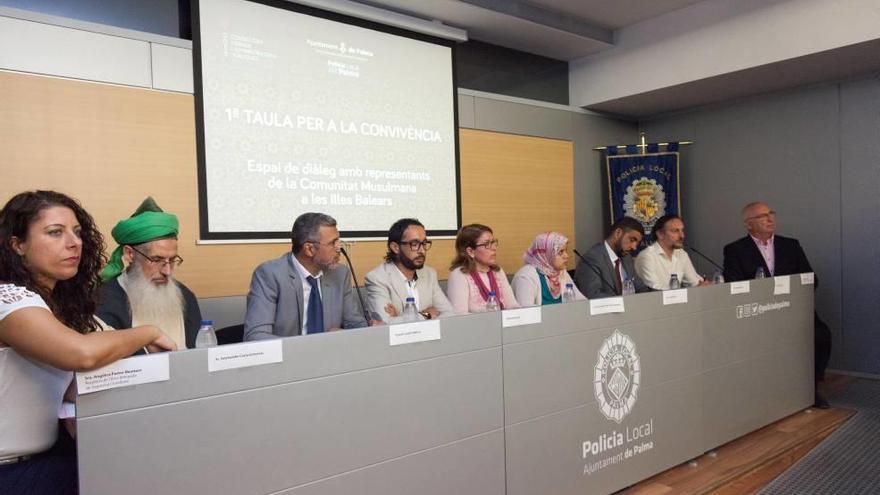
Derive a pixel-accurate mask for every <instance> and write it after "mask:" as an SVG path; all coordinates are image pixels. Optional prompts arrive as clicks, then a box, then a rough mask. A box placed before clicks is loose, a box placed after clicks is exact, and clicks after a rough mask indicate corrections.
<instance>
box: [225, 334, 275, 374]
mask: <svg viewBox="0 0 880 495" xmlns="http://www.w3.org/2000/svg"><path fill="white" fill-rule="evenodd" d="M282 361H284V357H283V356H282V355H281V340H280V339H279V340H262V341H258V342H248V343H246V344H235V345H223V346H217V347H211V348H209V349H208V372H209V373H213V372H215V371H223V370H231V369H235V368H247V367H249V366H259V365H261V364H272V363H280V362H282Z"/></svg>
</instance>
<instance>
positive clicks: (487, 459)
mask: <svg viewBox="0 0 880 495" xmlns="http://www.w3.org/2000/svg"><path fill="white" fill-rule="evenodd" d="M813 289H814V286H813V280H812V274H799V275H792V276H785V277H775V278H767V279H763V280H753V281H751V282H739V283H734V284H719V285H712V286H707V287H695V288H689V289H682V290H679V291H665V292H650V293H644V294H637V295H633V296H626V297H622V298H608V299H597V300H592V301H576V302H570V303H565V304H556V305H549V306H543V307H536V308H522V309H516V310H505V311H498V312H491V313H480V314H473V315H463V316H457V317H451V318H445V319H440V320H430V321H425V322H419V323H410V324H401V325H392V326H379V327H370V328H365V329H357V330H346V331H337V332H327V333H323V334H315V335H308V336H303V337H291V338H284V339H277V340H272V341H263V342H256V343H244V344H234V345H226V346H220V347H215V348H210V349H192V350H185V351H178V352H173V353H165V354H156V355H149V356H138V357H134V358H129V359H126V360H123V361H121V362H119V363H117V364H115V365H112V366H111V367H110V368H105V369H102V370H98V371H96V372H92V373H90V374H78V376H77V380H78V383H79V389H80V390H79V391H80V395H79V397H78V399H77V422H78V438H77V444H78V452H79V474H80V487H81V493H83V494H86V495H87V494H117V493H126V494H130V495H136V494H150V495H154V494H157V493H186V494H197V493H211V494H235V495H243V494H280V493H284V494H296V495H301V494H310V495H311V494H352V493H357V494H361V495H371V494H376V495H379V494H382V495H388V494H410V493H412V494H422V495H430V494H437V495H440V494H481V495H482V494H505V493H506V494H508V495H525V494H549V493H552V494H588V493H611V492H614V491H617V490H620V489H622V488H624V487H627V486H629V485H631V484H633V483H636V482H638V481H640V480H643V479H645V478H647V477H650V476H652V475H654V474H656V473H658V472H661V471H663V470H666V469H668V468H670V467H672V466H675V465H678V464H680V463H683V462H686V461H688V460H690V459H693V458H695V457H697V456H700V455H702V454H703V453H705V452H707V451H710V450H712V449H714V448H716V447H718V446H720V445H722V444H724V443H726V442H729V441H731V440H734V439H736V438H738V437H740V436H742V435H745V434H747V433H749V432H752V431H754V430H756V429H758V428H761V427H763V426H765V425H767V424H769V423H772V422H774V421H777V420H779V419H781V418H783V417H785V416H788V415H791V414H793V413H795V412H797V411H800V410H802V409H804V408H806V407H809V406H810V405H811V404H812V402H813V392H814V391H813Z"/></svg>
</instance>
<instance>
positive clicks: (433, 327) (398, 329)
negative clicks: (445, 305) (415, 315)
mask: <svg viewBox="0 0 880 495" xmlns="http://www.w3.org/2000/svg"><path fill="white" fill-rule="evenodd" d="M440 338H441V337H440V322H439V321H438V320H428V321H419V322H413V323H401V324H398V325H391V326H390V327H388V345H401V344H413V343H415V342H427V341H430V340H440Z"/></svg>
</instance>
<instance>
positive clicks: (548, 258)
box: [512, 232, 586, 306]
mask: <svg viewBox="0 0 880 495" xmlns="http://www.w3.org/2000/svg"><path fill="white" fill-rule="evenodd" d="M523 261H525V263H526V264H525V265H524V266H523V267H522V268H520V269H519V270H518V271H517V272H516V275H514V276H513V284H512V285H513V292H514V294H516V300H517V301H518V302H519V304H520V305H521V306H541V305H544V304H557V303H560V302H562V293H563V292H564V291H565V288H566V286H567V285H568V284H571V288H572V291H573V293H574V298H575V300H584V299H586V297H584V295H583V294H581V292H580V291H579V290H578V289H577V287H576V286H575V285H574V282H573V281H572V280H571V277H570V276H569V275H568V272H567V271H566V269H565V265H566V263H568V238H567V237H565V236H564V235H562V234H560V233H559V232H544V233H542V234H538V235H537V236H536V237H535V240H534V241H532V245H531V246H529V248H528V249H526V252H525V253H524V254H523Z"/></svg>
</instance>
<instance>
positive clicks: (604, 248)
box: [575, 217, 651, 299]
mask: <svg viewBox="0 0 880 495" xmlns="http://www.w3.org/2000/svg"><path fill="white" fill-rule="evenodd" d="M644 236H645V228H644V227H643V226H642V224H641V222H639V221H638V220H636V219H634V218H630V217H622V218H620V219H619V220H617V221H616V222H614V224H613V225H612V226H611V231H610V232H609V233H608V237H606V238H605V240H604V241H602V242H599V243H597V244H594V245H593V247H591V248H590V250H589V251H587V254H586V256H584V258H583V259H581V260H580V261H579V262H578V264H577V269H576V271H575V283H576V284H577V286H578V289H580V291H581V292H582V293H583V294H584V295H585V296H587V298H589V299H598V298H602V297H613V296H619V295H621V293H622V292H623V282H624V281H625V280H626V279H627V278H630V279H632V280H633V285H634V286H635V290H636V292H647V291H650V290H651V289H650V288H649V287H648V286H647V285H645V283H644V282H643V281H642V280H641V279H640V278H639V277H638V276H637V275H636V268H635V263H634V262H633V258H632V256H629V253H631V252H633V251H634V250H635V249H636V248H637V247H638V245H639V243H640V242H642V238H643V237H644Z"/></svg>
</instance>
